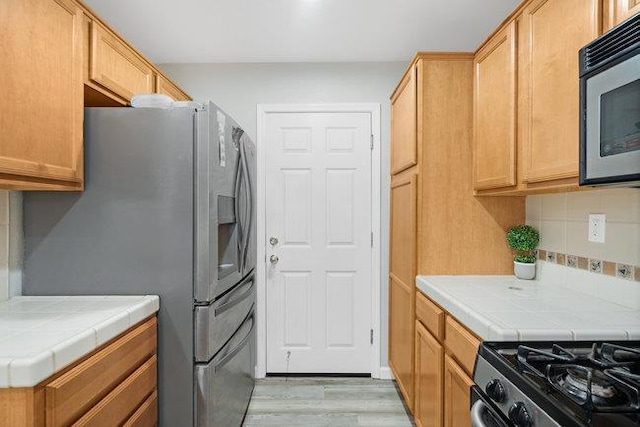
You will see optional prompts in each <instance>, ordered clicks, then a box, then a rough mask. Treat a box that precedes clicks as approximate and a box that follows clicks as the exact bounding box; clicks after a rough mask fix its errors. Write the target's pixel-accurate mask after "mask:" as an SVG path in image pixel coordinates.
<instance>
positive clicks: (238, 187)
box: [233, 155, 244, 274]
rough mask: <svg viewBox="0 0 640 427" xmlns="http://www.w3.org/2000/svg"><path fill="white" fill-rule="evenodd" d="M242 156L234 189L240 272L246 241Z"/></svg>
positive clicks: (237, 168)
mask: <svg viewBox="0 0 640 427" xmlns="http://www.w3.org/2000/svg"><path fill="white" fill-rule="evenodd" d="M241 157H242V156H241V155H240V156H238V165H237V167H236V180H235V181H236V182H235V189H234V199H233V200H234V208H235V211H236V212H235V213H236V224H237V229H238V238H237V241H236V249H237V251H238V270H239V272H240V274H242V270H243V269H244V267H243V265H242V242H243V241H244V230H243V224H242V215H240V193H241V187H242V161H241V159H240V158H241Z"/></svg>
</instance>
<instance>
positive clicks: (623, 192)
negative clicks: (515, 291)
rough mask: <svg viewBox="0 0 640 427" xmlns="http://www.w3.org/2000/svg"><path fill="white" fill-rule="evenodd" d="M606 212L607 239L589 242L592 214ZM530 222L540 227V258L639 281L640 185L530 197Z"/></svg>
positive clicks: (528, 197)
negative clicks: (637, 186)
mask: <svg viewBox="0 0 640 427" xmlns="http://www.w3.org/2000/svg"><path fill="white" fill-rule="evenodd" d="M592 213H599V214H605V215H606V223H605V224H606V226H605V229H606V230H605V243H594V242H590V241H589V240H588V238H587V236H588V229H589V224H588V218H589V214H592ZM527 224H529V225H532V226H534V227H536V228H537V229H538V230H540V245H539V247H540V249H539V251H538V258H539V259H541V260H544V261H547V262H549V263H553V264H557V265H562V266H565V267H569V268H576V269H581V270H586V271H589V272H591V273H595V274H604V275H606V276H611V277H617V278H621V279H626V280H632V281H638V282H640V189H639V188H607V189H601V190H594V191H578V192H573V193H562V194H545V195H533V196H527Z"/></svg>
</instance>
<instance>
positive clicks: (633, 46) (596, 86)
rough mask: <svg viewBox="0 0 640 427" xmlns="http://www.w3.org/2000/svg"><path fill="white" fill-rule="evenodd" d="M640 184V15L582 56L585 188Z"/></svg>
mask: <svg viewBox="0 0 640 427" xmlns="http://www.w3.org/2000/svg"><path fill="white" fill-rule="evenodd" d="M621 183H625V184H629V185H634V186H635V185H639V184H640V14H636V15H634V16H632V17H631V18H629V19H627V20H626V21H624V22H623V23H621V24H620V25H618V26H616V27H615V28H614V29H612V30H611V31H609V32H607V33H605V34H603V35H602V36H600V37H599V38H597V39H596V40H594V41H593V42H591V43H590V44H588V45H587V46H585V47H584V48H582V49H581V50H580V185H605V184H621Z"/></svg>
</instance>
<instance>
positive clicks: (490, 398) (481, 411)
mask: <svg viewBox="0 0 640 427" xmlns="http://www.w3.org/2000/svg"><path fill="white" fill-rule="evenodd" d="M474 381H475V383H476V384H477V385H478V386H477V387H475V388H474V392H473V394H474V395H475V398H474V399H473V400H474V402H473V407H472V418H474V426H491V425H495V426H517V427H547V426H549V427H557V426H566V427H605V426H606V427H613V426H616V427H627V426H629V427H631V426H633V427H638V426H640V342H638V341H624V342H621V341H617V342H582V341H573V342H558V343H551V342H494V343H491V342H485V343H482V344H481V346H480V348H479V350H478V356H477V359H476V366H475V370H474ZM478 402H480V403H478ZM483 420H484V421H483Z"/></svg>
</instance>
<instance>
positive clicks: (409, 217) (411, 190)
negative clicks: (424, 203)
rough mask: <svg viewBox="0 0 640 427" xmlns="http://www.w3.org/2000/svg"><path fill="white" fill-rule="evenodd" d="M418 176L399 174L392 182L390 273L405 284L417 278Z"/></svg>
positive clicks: (411, 284) (411, 283)
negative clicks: (400, 175)
mask: <svg viewBox="0 0 640 427" xmlns="http://www.w3.org/2000/svg"><path fill="white" fill-rule="evenodd" d="M416 197H417V177H416V174H411V175H409V176H402V177H397V178H396V179H394V180H393V181H392V182H391V236H390V239H391V247H390V252H391V253H390V257H391V259H390V266H389V272H390V273H391V274H392V275H393V276H395V278H396V279H397V280H399V281H401V282H402V283H403V284H404V285H405V286H410V287H413V286H414V282H415V279H416V243H417V237H418V236H417V220H416V218H417V212H416V209H417V198H416Z"/></svg>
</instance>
